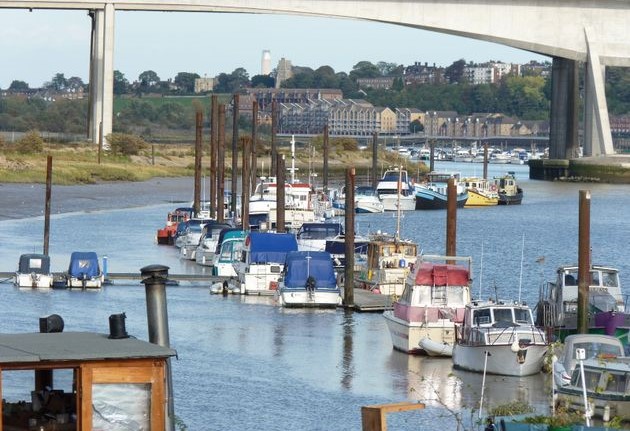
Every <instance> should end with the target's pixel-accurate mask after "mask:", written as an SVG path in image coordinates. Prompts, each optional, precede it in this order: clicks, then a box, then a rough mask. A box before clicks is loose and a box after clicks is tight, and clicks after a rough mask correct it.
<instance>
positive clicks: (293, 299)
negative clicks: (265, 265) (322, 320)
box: [277, 251, 341, 308]
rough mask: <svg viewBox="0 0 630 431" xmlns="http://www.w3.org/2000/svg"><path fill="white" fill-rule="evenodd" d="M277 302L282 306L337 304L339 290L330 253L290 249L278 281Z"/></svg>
mask: <svg viewBox="0 0 630 431" xmlns="http://www.w3.org/2000/svg"><path fill="white" fill-rule="evenodd" d="M277 297H278V302H279V303H280V305H282V306H284V307H320V308H325V307H337V306H338V305H341V290H340V289H339V286H338V285H337V277H336V276H335V270H334V268H333V262H332V258H331V255H330V253H327V252H325V251H292V252H290V253H288V254H287V258H286V262H285V265H284V270H283V273H282V278H281V279H280V280H279V283H278V294H277Z"/></svg>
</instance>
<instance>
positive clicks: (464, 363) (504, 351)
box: [453, 343, 547, 377]
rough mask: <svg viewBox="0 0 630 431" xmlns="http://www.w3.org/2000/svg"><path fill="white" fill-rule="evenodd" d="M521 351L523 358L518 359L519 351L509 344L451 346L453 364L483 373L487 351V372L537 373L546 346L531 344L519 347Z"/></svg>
mask: <svg viewBox="0 0 630 431" xmlns="http://www.w3.org/2000/svg"><path fill="white" fill-rule="evenodd" d="M521 351H524V352H526V353H525V355H524V358H522V356H521V359H520V360H519V353H515V352H513V351H512V349H511V345H509V344H493V345H475V346H473V345H465V344H460V343H456V344H455V346H454V347H453V366H454V367H456V368H460V369H463V370H468V371H474V372H478V373H483V372H484V363H485V359H486V358H485V355H486V352H488V358H487V359H488V362H487V365H486V367H485V371H486V373H487V374H498V375H503V376H517V377H522V376H530V375H532V374H537V373H539V372H540V370H541V369H542V366H543V359H544V356H545V353H546V352H547V346H546V345H538V344H533V345H530V346H526V347H523V348H521ZM521 355H522V354H521Z"/></svg>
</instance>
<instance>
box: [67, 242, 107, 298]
mask: <svg viewBox="0 0 630 431" xmlns="http://www.w3.org/2000/svg"><path fill="white" fill-rule="evenodd" d="M104 281H105V275H104V274H103V272H102V271H101V268H100V265H99V263H98V256H97V254H96V253H95V252H93V251H74V252H72V254H71V255H70V266H69V267H68V274H67V283H68V287H71V288H72V287H80V288H83V289H85V288H100V287H102V286H103V282H104Z"/></svg>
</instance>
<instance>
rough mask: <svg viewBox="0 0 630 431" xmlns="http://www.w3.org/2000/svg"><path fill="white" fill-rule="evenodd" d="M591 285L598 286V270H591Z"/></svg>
mask: <svg viewBox="0 0 630 431" xmlns="http://www.w3.org/2000/svg"><path fill="white" fill-rule="evenodd" d="M591 286H599V271H591Z"/></svg>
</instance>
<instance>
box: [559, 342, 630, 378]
mask: <svg viewBox="0 0 630 431" xmlns="http://www.w3.org/2000/svg"><path fill="white" fill-rule="evenodd" d="M577 349H583V350H584V358H585V359H606V358H617V357H622V356H625V352H624V347H623V344H621V341H620V340H619V339H618V338H617V337H612V336H610V335H602V334H573V335H569V336H567V337H566V338H565V339H564V344H563V346H562V350H561V352H560V354H559V355H558V358H557V361H556V362H555V364H554V369H553V374H554V380H555V381H556V385H558V386H563V385H566V384H569V383H570V381H571V374H573V370H574V369H575V367H576V364H577V359H576V350H577Z"/></svg>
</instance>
